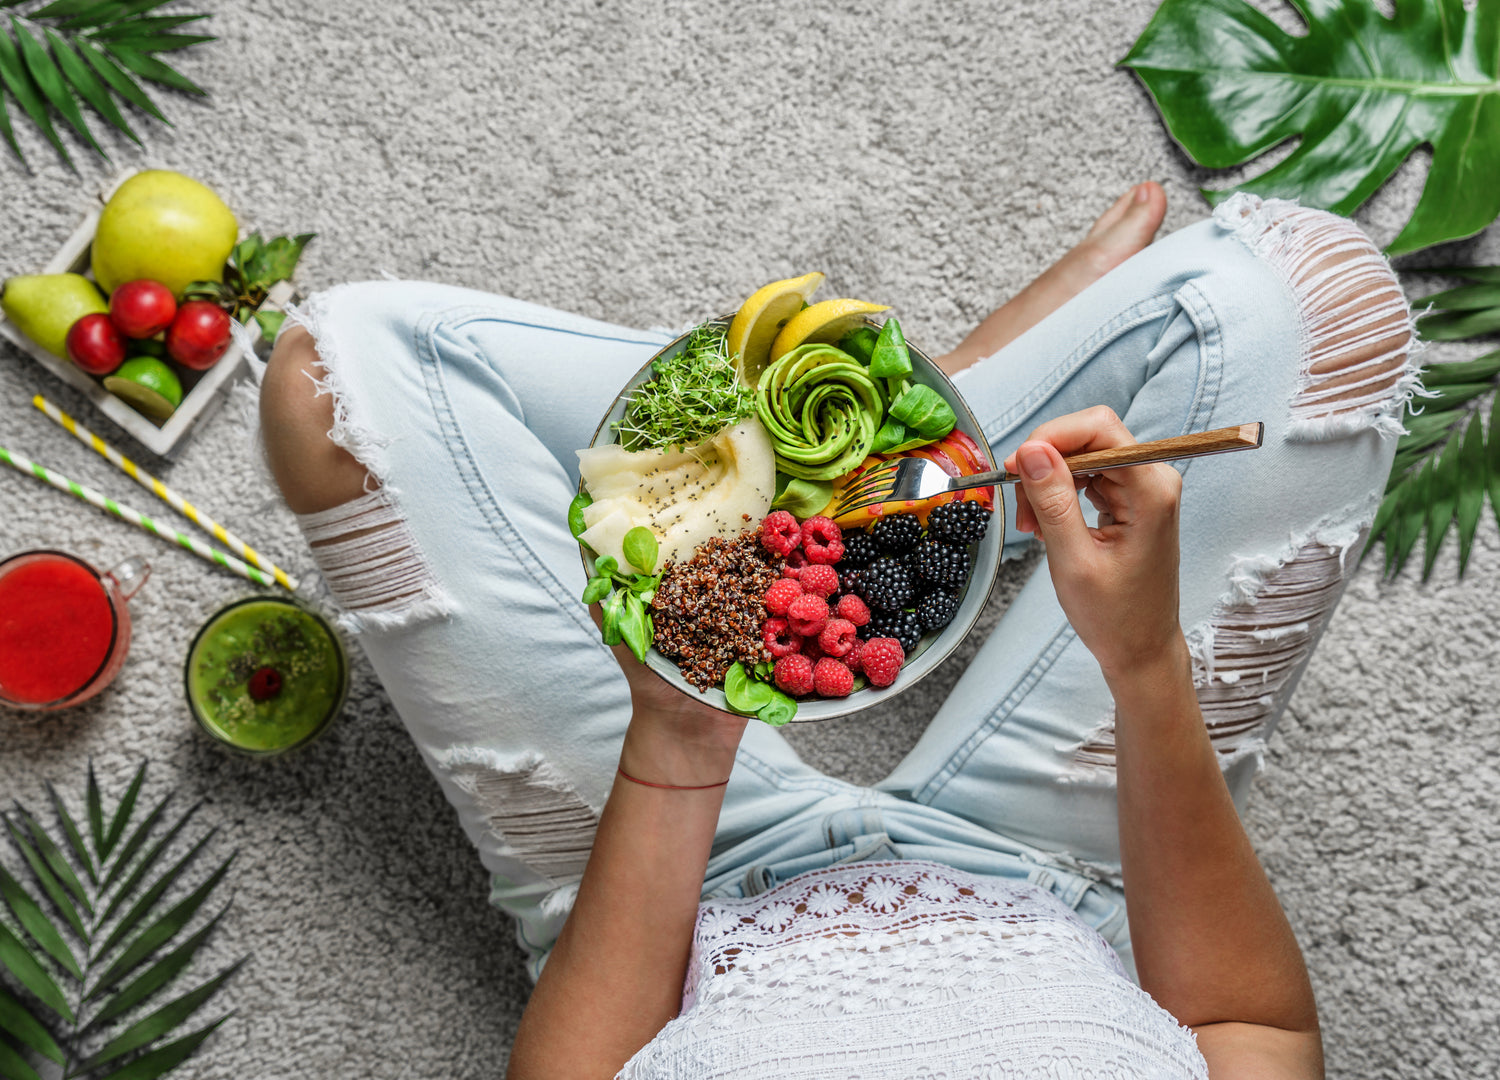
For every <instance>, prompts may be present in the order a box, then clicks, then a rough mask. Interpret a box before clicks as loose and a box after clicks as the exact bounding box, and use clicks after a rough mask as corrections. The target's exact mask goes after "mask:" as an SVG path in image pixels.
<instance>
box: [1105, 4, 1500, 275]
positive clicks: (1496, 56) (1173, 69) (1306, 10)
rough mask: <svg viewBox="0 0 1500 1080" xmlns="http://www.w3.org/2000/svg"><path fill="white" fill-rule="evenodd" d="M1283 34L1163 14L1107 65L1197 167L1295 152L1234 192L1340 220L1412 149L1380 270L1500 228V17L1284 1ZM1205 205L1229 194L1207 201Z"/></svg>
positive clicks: (1240, 21)
mask: <svg viewBox="0 0 1500 1080" xmlns="http://www.w3.org/2000/svg"><path fill="white" fill-rule="evenodd" d="M1291 3H1292V6H1293V7H1294V8H1295V9H1296V10H1297V12H1298V13H1299V14H1300V15H1301V16H1302V18H1303V19H1304V20H1305V22H1306V24H1307V32H1306V34H1304V35H1300V36H1299V35H1294V34H1288V33H1286V32H1284V31H1283V30H1281V29H1280V28H1279V27H1277V26H1276V24H1275V23H1273V22H1272V21H1271V20H1270V19H1269V18H1267V17H1266V16H1265V15H1263V14H1261V13H1260V12H1259V11H1256V10H1255V9H1254V8H1252V7H1251V6H1250V5H1249V4H1247V3H1245V2H1243V0H1166V2H1165V3H1163V4H1162V5H1161V7H1160V8H1158V9H1157V12H1156V14H1155V15H1154V16H1153V17H1152V19H1151V22H1150V24H1149V25H1148V26H1147V27H1146V30H1145V33H1143V34H1142V35H1141V37H1140V40H1139V41H1137V42H1136V43H1135V46H1134V47H1133V48H1132V49H1131V50H1130V53H1129V55H1128V56H1126V57H1125V59H1124V60H1122V61H1121V63H1122V64H1123V65H1124V66H1126V67H1130V68H1133V69H1134V70H1135V72H1136V74H1137V75H1139V76H1140V78H1141V80H1142V81H1143V82H1144V83H1145V84H1146V87H1147V89H1148V90H1149V91H1150V92H1151V96H1152V97H1153V98H1154V99H1155V101H1156V105H1157V108H1158V109H1160V111H1161V114H1162V118H1163V119H1164V120H1165V121H1166V124H1167V129H1168V130H1169V131H1170V132H1171V134H1172V137H1173V138H1175V139H1176V140H1177V141H1178V143H1180V144H1181V146H1182V148H1183V149H1184V150H1186V151H1187V152H1188V154H1189V155H1191V156H1192V158H1193V159H1194V160H1195V161H1197V162H1198V163H1199V164H1201V165H1207V166H1209V167H1210V168H1216V169H1222V168H1229V167H1231V166H1235V165H1241V164H1243V163H1245V162H1247V161H1249V160H1251V159H1252V158H1254V157H1256V156H1257V155H1259V154H1262V153H1264V152H1265V151H1267V150H1269V149H1271V148H1272V147H1274V146H1277V145H1278V144H1280V143H1283V142H1285V141H1287V140H1288V139H1293V138H1297V137H1300V138H1301V140H1302V141H1301V144H1300V145H1299V146H1298V147H1297V149H1296V150H1295V151H1294V152H1293V153H1292V154H1291V155H1290V156H1289V157H1288V158H1287V159H1286V160H1285V161H1282V162H1281V163H1280V164H1278V165H1276V166H1275V167H1274V168H1272V169H1270V170H1268V171H1267V172H1265V173H1264V174H1262V175H1261V176H1259V177H1257V178H1256V179H1254V180H1251V181H1249V182H1248V183H1245V184H1242V185H1240V187H1239V188H1237V189H1236V190H1242V191H1251V192H1255V193H1258V194H1261V195H1277V196H1283V197H1286V198H1296V199H1300V200H1301V201H1302V203H1303V204H1304V205H1307V206H1319V207H1323V208H1325V209H1328V210H1333V211H1336V212H1337V213H1341V214H1348V213H1351V212H1352V211H1353V210H1354V209H1355V208H1356V207H1358V206H1359V205H1360V204H1361V203H1363V202H1364V201H1365V200H1366V199H1368V198H1369V197H1370V196H1371V195H1372V194H1373V193H1374V192H1375V190H1376V189H1377V188H1378V187H1380V185H1381V184H1382V183H1384V182H1385V180H1386V179H1387V178H1388V177H1389V176H1390V175H1391V174H1392V173H1393V172H1395V171H1396V169H1397V167H1398V166H1400V164H1401V163H1402V162H1403V161H1404V160H1406V157H1407V155H1409V154H1410V153H1411V152H1412V151H1413V150H1415V149H1416V148H1417V147H1418V146H1420V145H1422V144H1424V143H1426V144H1429V145H1431V147H1432V152H1433V157H1432V169H1431V172H1430V173H1429V174H1428V177H1427V185H1426V187H1425V188H1424V189H1423V191H1422V198H1421V200H1420V201H1419V202H1418V203H1417V207H1416V209H1415V211H1413V213H1412V216H1411V219H1410V220H1409V221H1408V222H1407V224H1406V227H1405V228H1404V229H1403V230H1402V231H1401V234H1400V235H1399V236H1398V237H1396V239H1395V241H1394V242H1393V243H1392V244H1391V246H1390V249H1389V250H1390V252H1391V254H1401V253H1403V252H1408V251H1415V250H1417V249H1418V248H1423V247H1427V246H1428V245H1430V244H1436V243H1441V242H1442V241H1444V240H1455V239H1458V238H1459V237H1464V236H1470V235H1472V234H1473V233H1476V232H1478V231H1479V230H1480V229H1482V228H1484V227H1485V226H1486V225H1488V224H1489V223H1490V222H1491V221H1493V220H1494V219H1495V217H1496V215H1497V214H1500V2H1497V0H1478V4H1477V6H1476V7H1475V9H1474V10H1473V11H1472V12H1470V11H1466V10H1465V9H1464V3H1463V0H1395V17H1394V18H1387V17H1386V16H1384V15H1383V14H1381V13H1380V11H1379V10H1378V9H1377V8H1376V6H1375V3H1374V0H1291ZM1205 194H1206V195H1207V196H1208V198H1209V199H1210V200H1211V201H1217V200H1218V199H1221V198H1223V197H1225V196H1227V195H1228V194H1229V192H1227V191H1226V192H1205Z"/></svg>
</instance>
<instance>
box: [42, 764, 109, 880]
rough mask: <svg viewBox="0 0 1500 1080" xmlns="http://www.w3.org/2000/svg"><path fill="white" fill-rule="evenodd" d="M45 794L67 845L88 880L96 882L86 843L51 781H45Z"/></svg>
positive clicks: (96, 877)
mask: <svg viewBox="0 0 1500 1080" xmlns="http://www.w3.org/2000/svg"><path fill="white" fill-rule="evenodd" d="M47 794H48V795H50V796H51V797H52V809H53V810H54V811H56V813H57V819H58V820H59V821H61V822H62V827H63V833H64V834H65V835H66V836H67V838H68V846H69V847H70V848H72V849H73V855H74V857H75V858H77V860H78V861H79V862H81V863H83V869H84V871H85V872H86V873H87V874H88V876H89V880H90V881H92V882H95V883H97V882H98V881H99V878H98V875H96V874H95V873H94V860H93V859H91V858H89V849H88V845H87V844H85V843H84V842H83V837H82V836H81V835H80V834H79V832H78V826H77V825H75V824H74V823H73V815H72V814H70V813H68V808H67V807H66V806H64V805H63V801H62V798H61V796H59V795H58V794H57V789H56V788H55V787H53V786H52V784H51V782H50V781H49V782H48V783H47Z"/></svg>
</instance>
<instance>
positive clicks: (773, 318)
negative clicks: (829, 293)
mask: <svg viewBox="0 0 1500 1080" xmlns="http://www.w3.org/2000/svg"><path fill="white" fill-rule="evenodd" d="M821 284H823V275H822V274H820V273H818V272H817V271H816V270H814V271H813V272H812V273H811V274H803V275H802V276H801V277H795V278H787V279H786V280H785V281H773V282H771V284H769V285H766V286H764V287H763V288H760V289H757V290H756V291H755V294H754V295H753V296H751V297H750V299H748V300H746V301H745V302H744V304H743V305H741V307H740V310H739V312H738V313H737V314H736V315H735V317H734V321H733V322H731V323H730V324H729V342H728V345H729V354H730V355H731V356H733V355H735V354H739V361H738V364H737V371H738V372H739V376H740V378H741V379H742V380H743V381H744V383H745V385H747V386H754V385H755V383H756V381H757V380H758V379H759V378H760V373H761V371H762V370H764V368H765V366H766V364H767V362H768V361H769V360H770V358H771V342H772V341H773V340H775V338H776V335H777V334H779V333H780V332H781V328H782V327H783V326H785V325H786V324H787V323H788V322H789V321H790V320H791V319H792V317H793V316H794V315H796V314H797V312H799V311H801V310H802V305H803V304H805V303H806V302H807V300H808V298H809V297H811V296H812V294H813V293H815V292H817V291H818V286H819V285H821Z"/></svg>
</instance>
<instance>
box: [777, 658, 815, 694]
mask: <svg viewBox="0 0 1500 1080" xmlns="http://www.w3.org/2000/svg"><path fill="white" fill-rule="evenodd" d="M771 677H772V678H773V679H775V680H776V685H777V686H779V687H781V688H782V689H783V690H785V691H786V692H787V693H788V694H791V695H792V696H793V697H798V696H800V695H802V694H810V693H812V688H813V666H812V661H811V660H809V659H808V658H807V657H805V656H803V655H802V654H801V653H792V655H790V656H783V657H782V658H781V659H780V660H778V661H776V670H775V671H773V672H772V673H771Z"/></svg>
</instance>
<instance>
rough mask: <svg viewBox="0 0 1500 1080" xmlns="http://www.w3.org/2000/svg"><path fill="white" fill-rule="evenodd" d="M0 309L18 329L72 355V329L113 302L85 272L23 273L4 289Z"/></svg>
mask: <svg viewBox="0 0 1500 1080" xmlns="http://www.w3.org/2000/svg"><path fill="white" fill-rule="evenodd" d="M0 309H3V310H4V311H5V317H6V318H7V319H9V320H10V321H11V322H13V323H15V324H16V329H17V330H20V331H21V333H23V334H25V335H26V336H27V337H29V338H30V339H31V340H32V341H34V342H36V343H37V344H38V345H40V346H41V347H42V348H44V349H46V350H47V351H48V352H49V353H51V354H52V355H54V356H60V357H62V358H64V359H66V358H67V355H68V345H67V342H68V331H69V330H70V329H72V326H73V324H74V323H75V322H77V321H78V320H79V319H81V318H83V317H84V316H85V315H93V314H95V313H97V312H107V311H108V310H109V305H108V304H106V303H105V302H104V297H102V296H100V295H99V290H98V289H96V288H94V283H93V282H92V281H90V280H89V279H88V278H86V277H84V276H83V275H82V274H22V275H21V276H20V277H13V278H9V279H7V280H6V282H5V286H4V291H0Z"/></svg>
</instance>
